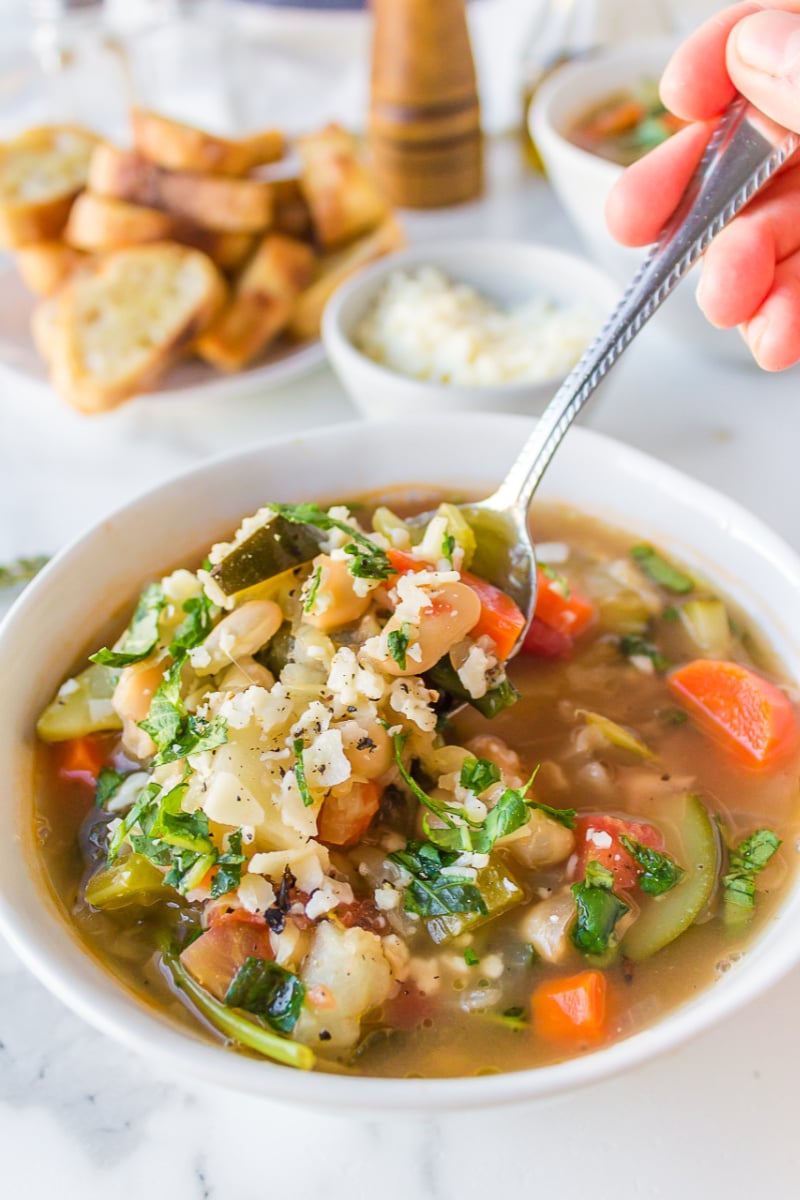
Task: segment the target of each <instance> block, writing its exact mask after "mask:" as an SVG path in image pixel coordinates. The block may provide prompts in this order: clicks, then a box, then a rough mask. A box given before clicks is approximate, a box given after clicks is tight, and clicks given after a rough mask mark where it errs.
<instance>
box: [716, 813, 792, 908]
mask: <svg viewBox="0 0 800 1200" xmlns="http://www.w3.org/2000/svg"><path fill="white" fill-rule="evenodd" d="M780 844H781V839H780V838H779V837H778V835H777V834H776V833H773V832H772V830H771V829H757V830H756V831H755V833H751V834H750V836H749V837H746V838H745V839H744V841H741V842H740V843H739V845H738V846H736V847H734V848H733V849H732V850H731V851H730V852H729V860H728V871H727V874H725V875H723V876H722V887H723V895H724V905H725V920H726V922H728V923H729V924H736V923H738V922H741V921H747V920H749V918H750V917H751V916H752V913H753V910H754V908H755V905H756V885H755V878H756V875H758V874H759V873H760V872H761V871H763V870H764V867H765V866H766V865H767V863H768V862H769V860H770V859H771V858H772V856H773V854H774V853H775V851H776V850H777V849H778V847H779V846H780Z"/></svg>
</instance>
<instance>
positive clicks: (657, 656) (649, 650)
mask: <svg viewBox="0 0 800 1200" xmlns="http://www.w3.org/2000/svg"><path fill="white" fill-rule="evenodd" d="M619 648H620V650H621V651H622V653H623V654H624V655H625V657H626V658H649V659H650V661H651V663H652V664H653V666H654V667H655V669H656V671H659V672H660V671H666V670H668V668H669V666H670V662H669V659H667V658H664V655H663V654H662V653H661V651H660V650H659V648H658V646H656V645H654V644H653V642H649V641H648V640H647V639H646V638H643V637H640V636H639V634H638V633H626V634H623V636H622V637H621V638H620V639H619Z"/></svg>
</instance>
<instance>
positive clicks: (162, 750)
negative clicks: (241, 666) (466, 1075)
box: [139, 657, 228, 766]
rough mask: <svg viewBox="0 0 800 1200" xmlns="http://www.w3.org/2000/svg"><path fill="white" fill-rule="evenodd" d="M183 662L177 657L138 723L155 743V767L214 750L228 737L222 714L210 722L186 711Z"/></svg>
mask: <svg viewBox="0 0 800 1200" xmlns="http://www.w3.org/2000/svg"><path fill="white" fill-rule="evenodd" d="M183 662H184V659H183V657H181V658H178V659H177V660H176V661H175V662H174V663H173V664H172V666H171V667H169V669H168V670H167V671H166V672H165V673H164V677H163V679H162V680H161V683H160V684H159V685H158V687H157V688H156V690H155V692H154V693H153V698H152V700H151V701H150V711H149V712H148V714H147V717H146V718H145V720H144V721H140V722H139V728H140V729H143V730H144V731H145V733H148V734H149V735H150V737H151V738H152V739H153V741H154V742H155V744H156V751H157V753H156V757H155V758H154V759H153V765H154V766H161V765H162V764H163V763H168V762H176V761H177V760H178V759H181V758H188V757H189V755H192V754H201V753H202V752H203V751H204V750H213V749H215V748H216V747H217V746H223V745H224V744H225V742H227V740H228V726H227V722H226V721H225V720H224V718H223V717H219V716H217V717H213V718H212V719H211V720H210V721H207V720H205V718H203V717H198V716H194V715H190V714H189V713H187V711H186V706H185V705H184V703H183V699H182V696H181V670H182V668H183Z"/></svg>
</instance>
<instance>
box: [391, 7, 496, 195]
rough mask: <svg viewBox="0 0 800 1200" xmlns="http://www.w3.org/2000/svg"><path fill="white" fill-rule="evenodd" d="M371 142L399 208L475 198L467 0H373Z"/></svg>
mask: <svg viewBox="0 0 800 1200" xmlns="http://www.w3.org/2000/svg"><path fill="white" fill-rule="evenodd" d="M372 8H373V13H374V34H373V46H372V89H371V99H370V117H369V144H370V150H371V152H372V160H373V167H374V170H375V174H376V176H377V178H378V181H379V183H380V185H381V187H382V189H383V191H384V192H385V193H386V195H387V196H388V197H389V199H390V200H391V201H392V203H394V204H398V205H400V206H402V207H404V208H438V207H440V206H442V205H446V204H458V203H460V202H462V201H464V200H471V199H473V198H474V197H475V196H478V195H479V194H480V191H481V187H482V183H483V171H482V159H483V154H482V151H483V146H482V138H481V125H480V107H479V104H478V88H477V82H476V78H475V64H474V62H473V58H472V47H471V46H470V41H469V30H468V28H467V17H466V11H465V0H372Z"/></svg>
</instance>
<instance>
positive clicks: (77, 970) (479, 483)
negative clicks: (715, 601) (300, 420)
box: [0, 416, 800, 1116]
mask: <svg viewBox="0 0 800 1200" xmlns="http://www.w3.org/2000/svg"><path fill="white" fill-rule="evenodd" d="M531 427H532V426H531V423H530V422H528V421H526V420H523V419H522V418H519V417H510V416H495V417H488V416H463V417H461V418H460V419H459V420H458V421H453V420H452V419H448V418H443V419H434V420H430V421H427V422H424V421H409V422H408V424H407V428H406V429H404V430H403V436H402V437H399V436H398V426H397V425H396V424H390V423H386V424H383V425H381V424H377V423H376V424H355V425H344V426H338V427H333V428H326V429H323V430H319V431H318V432H314V433H309V434H307V435H303V436H300V437H291V438H285V439H282V440H279V441H275V442H272V443H270V444H267V445H265V446H262V447H259V448H257V449H253V450H248V451H246V452H244V453H240V454H236V455H234V456H232V457H228V458H225V459H222V460H218V461H215V462H212V463H209V464H207V465H205V466H201V467H199V468H197V469H195V470H192V471H190V472H188V473H187V474H185V475H182V476H180V477H179V478H177V479H175V480H173V481H172V482H170V483H167V484H164V485H163V486H161V487H158V488H156V489H154V490H153V491H151V492H148V493H146V494H145V495H144V496H142V497H141V498H139V499H138V500H135V501H133V503H131V504H129V505H128V506H127V507H125V508H123V509H121V510H120V511H119V512H117V513H115V514H113V515H112V516H110V517H107V518H106V519H104V520H103V521H102V522H101V523H100V524H98V525H97V526H96V527H95V528H94V529H93V530H92V531H91V532H89V533H88V534H86V535H85V536H84V537H83V538H81V539H80V540H79V541H78V542H76V543H75V544H74V545H72V546H71V547H69V548H68V549H67V550H65V551H63V552H62V553H61V554H59V555H58V557H57V558H56V559H55V560H54V561H53V562H52V563H51V564H50V565H49V566H48V567H47V568H46V569H45V571H44V572H42V574H41V575H40V576H39V578H38V579H36V580H35V581H34V582H33V583H32V584H31V585H30V586H29V588H28V589H27V590H26V591H25V592H24V593H23V595H22V597H21V598H20V600H19V601H18V602H17V604H16V606H15V607H14V609H13V610H12V612H11V613H10V614H9V616H8V617H7V619H6V622H5V625H4V626H3V629H2V632H0V664H2V671H3V681H4V691H3V694H4V704H3V720H2V722H0V765H1V766H2V773H3V781H4V787H3V797H4V801H3V808H2V810H1V814H0V930H2V931H3V932H4V933H5V935H6V937H7V938H8V940H9V942H10V943H11V945H12V946H13V947H14V949H15V950H16V951H17V953H18V954H19V956H20V957H21V958H22V959H23V961H24V962H25V963H26V964H27V965H28V966H29V967H30V969H31V970H32V971H33V972H34V973H35V974H36V975H37V976H38V977H39V978H40V979H41V980H42V982H43V983H44V984H45V985H46V986H47V987H49V988H50V990H51V991H53V992H54V993H55V994H56V995H57V996H59V997H60V999H62V1000H63V1001H64V1002H65V1003H66V1004H68V1005H69V1006H70V1007H71V1008H73V1009H74V1010H75V1011H76V1012H77V1013H79V1014H80V1015H81V1016H83V1017H84V1018H85V1019H86V1020H87V1021H89V1022H91V1023H92V1024H93V1025H95V1026H97V1027H98V1028H99V1029H101V1030H103V1031H104V1032H105V1033H108V1034H109V1035H111V1036H112V1037H115V1038H117V1039H118V1040H119V1041H121V1042H123V1043H124V1044H125V1045H127V1046H129V1047H131V1048H132V1049H135V1050H137V1051H140V1052H142V1053H144V1054H147V1055H150V1056H151V1057H153V1058H154V1059H156V1060H157V1061H158V1064H159V1069H161V1070H170V1071H172V1072H174V1073H175V1075H176V1076H178V1077H179V1078H180V1079H181V1081H182V1082H184V1083H185V1082H186V1081H187V1080H191V1079H193V1078H199V1079H202V1080H205V1081H210V1082H213V1083H216V1084H219V1085H223V1086H226V1087H232V1088H236V1089H240V1090H242V1091H249V1092H253V1093H258V1094H260V1095H263V1096H273V1097H275V1098H277V1099H279V1100H281V1101H292V1102H297V1103H302V1104H306V1105H313V1106H315V1107H321V1108H325V1109H326V1110H327V1111H329V1112H337V1111H342V1110H343V1109H348V1108H350V1109H358V1110H362V1111H368V1112H369V1113H370V1114H371V1115H373V1116H374V1115H375V1114H376V1113H378V1112H381V1111H394V1110H410V1111H420V1110H426V1109H430V1110H435V1111H437V1112H441V1111H442V1110H445V1109H451V1108H460V1107H471V1106H481V1105H490V1104H501V1103H508V1102H511V1101H520V1100H527V1099H532V1098H541V1097H545V1096H551V1095H553V1094H555V1093H558V1092H563V1091H566V1090H568V1089H572V1088H576V1087H578V1086H580V1085H584V1084H588V1083H594V1082H597V1081H598V1080H601V1079H603V1078H606V1077H608V1076H610V1075H612V1074H615V1073H616V1072H619V1071H621V1070H623V1069H624V1068H627V1067H631V1066H633V1065H634V1064H637V1063H641V1062H643V1061H645V1060H647V1059H649V1058H652V1057H653V1056H654V1055H656V1054H659V1053H663V1052H664V1051H666V1050H669V1049H671V1048H672V1047H674V1046H676V1045H677V1044H678V1043H680V1042H682V1041H684V1040H685V1039H686V1038H688V1037H690V1036H691V1035H693V1034H696V1033H698V1032H699V1031H700V1030H702V1029H704V1028H706V1027H707V1026H709V1025H711V1024H712V1023H713V1022H715V1021H718V1020H719V1019H720V1018H721V1017H723V1016H725V1015H726V1014H727V1013H730V1012H731V1011H732V1010H733V1009H735V1008H737V1007H739V1006H740V1005H741V1004H743V1003H744V1002H745V1001H747V1000H750V999H752V998H753V997H754V996H756V995H757V994H758V993H759V992H761V991H763V990H764V989H765V988H766V987H767V986H768V985H769V984H770V983H772V982H773V981H775V980H776V979H777V978H778V977H779V976H781V975H782V974H784V972H786V971H787V970H788V969H789V968H790V967H791V966H792V965H793V964H794V963H795V962H796V961H797V960H798V958H800V935H799V934H798V929H799V928H800V881H795V883H794V884H793V886H792V888H791V890H790V891H789V893H788V895H787V896H786V898H785V900H784V902H783V904H782V906H781V908H780V910H779V912H778V913H777V914H776V916H775V918H774V919H773V920H772V921H771V922H770V924H769V926H768V927H767V928H766V929H765V931H764V932H763V933H762V935H761V936H760V937H759V939H758V940H757V941H756V942H755V944H754V945H753V946H752V948H751V949H750V950H749V951H748V953H747V954H746V955H744V957H743V958H742V959H741V960H740V961H739V962H737V963H736V964H735V965H734V966H733V967H732V968H731V969H730V971H728V972H727V973H726V974H725V975H724V976H722V977H721V978H720V979H719V980H718V982H716V983H715V984H714V985H713V986H712V987H710V988H709V989H708V990H706V991H702V992H701V993H699V994H696V995H694V996H693V997H692V998H691V999H690V1000H688V1001H687V1002H686V1003H685V1004H684V1005H683V1006H682V1007H680V1008H678V1009H676V1010H675V1011H673V1012H671V1013H670V1014H669V1015H668V1016H666V1017H665V1018H664V1019H663V1020H661V1021H659V1022H658V1023H657V1024H656V1025H654V1026H653V1027H652V1028H650V1029H646V1030H644V1031H642V1032H641V1033H637V1034H634V1035H633V1036H632V1037H630V1038H628V1039H627V1040H625V1041H621V1042H618V1043H617V1044H615V1045H613V1046H610V1047H608V1048H607V1049H603V1050H599V1051H597V1052H596V1053H594V1054H591V1055H588V1056H586V1057H582V1058H578V1059H573V1060H571V1061H568V1062H564V1063H559V1064H557V1065H555V1066H548V1067H542V1068H539V1069H537V1070H527V1071H521V1072H518V1073H513V1074H505V1075H495V1076H485V1077H481V1078H469V1079H413V1080H412V1079H366V1078H365V1079H360V1078H356V1079H352V1078H348V1077H342V1076H337V1075H324V1074H305V1073H303V1072H295V1071H293V1070H291V1069H287V1068H284V1067H280V1066H276V1065H272V1064H270V1063H268V1062H263V1061H257V1060H255V1059H253V1058H248V1057H245V1056H243V1055H238V1054H235V1053H232V1052H231V1051H229V1050H226V1049H224V1048H223V1047H222V1046H221V1045H215V1044H212V1043H211V1042H208V1041H205V1040H204V1039H203V1037H202V1036H201V1035H200V1033H199V1031H198V1033H197V1034H196V1035H195V1034H193V1033H192V1032H191V1031H190V1030H188V1029H187V1028H185V1027H179V1026H177V1025H175V1024H173V1023H172V1022H171V1020H170V1018H169V1017H168V1016H167V1015H166V1014H160V1013H158V1012H157V1011H155V1010H153V1009H151V1008H149V1007H146V1006H145V1005H144V1004H142V1003H141V1002H140V1001H139V1000H137V999H136V998H135V997H134V996H133V995H132V994H131V993H130V992H129V991H127V990H126V989H125V988H124V987H123V986H122V985H121V984H120V983H118V982H116V981H115V980H114V979H113V978H112V976H111V975H110V974H108V973H107V972H106V971H105V970H104V968H103V967H102V966H101V965H100V963H99V962H98V961H97V960H96V959H95V958H93V957H92V955H91V954H89V953H88V951H87V949H86V947H85V946H84V945H82V944H81V943H79V941H78V940H77V938H76V936H75V932H74V929H73V927H72V926H71V925H70V922H69V919H68V916H67V914H66V913H65V912H64V910H63V909H62V908H61V906H60V905H59V904H58V903H57V902H56V901H55V899H54V898H53V896H52V894H51V893H50V891H49V889H48V887H47V885H46V882H45V877H44V872H43V868H42V865H41V863H40V861H39V858H38V855H37V850H36V845H35V838H34V827H33V819H32V789H33V769H34V755H33V752H34V735H33V727H34V722H35V720H36V717H37V715H38V713H39V712H40V711H41V709H42V707H43V706H44V705H45V704H46V703H47V701H48V700H49V699H50V697H51V695H52V693H53V691H54V690H55V688H56V687H57V685H58V684H59V682H60V681H61V680H62V679H63V677H64V676H65V674H67V673H68V671H69V670H70V669H71V667H72V666H73V664H74V661H75V659H76V657H77V655H78V653H80V651H81V650H83V649H85V643H86V638H87V635H89V634H90V633H91V631H92V630H95V629H99V628H100V627H101V626H102V625H103V624H104V623H105V622H107V621H108V620H109V619H111V618H113V617H115V616H118V614H119V612H120V611H121V609H122V608H123V607H124V606H125V605H127V604H129V603H130V599H131V596H133V595H134V594H135V593H136V592H137V590H138V589H139V587H140V586H141V585H142V583H143V582H144V581H145V580H146V579H149V578H152V577H154V576H158V575H160V574H162V573H163V572H165V571H166V570H167V569H168V568H170V567H171V566H173V565H175V564H176V563H180V562H183V561H186V560H193V559H195V558H196V557H199V556H200V555H202V553H203V551H204V548H205V547H206V546H207V545H208V544H209V543H210V542H212V541H215V540H218V539H219V538H220V537H221V536H222V535H224V534H225V533H227V532H229V531H230V530H231V529H232V528H234V527H235V526H236V524H237V523H238V521H239V519H240V517H241V516H242V515H243V514H245V513H249V512H251V511H253V510H254V509H255V508H257V507H258V506H259V505H260V504H262V503H263V502H264V501H266V500H268V499H272V498H274V499H276V500H283V501H287V502H293V501H295V502H296V501H300V500H301V499H305V498H309V497H319V498H321V497H335V496H336V495H340V496H341V495H344V496H352V495H354V494H357V493H358V492H359V491H362V490H363V491H367V490H370V489H375V488H377V487H384V486H387V485H396V484H402V483H404V482H413V483H415V484H443V485H445V486H448V485H452V486H453V487H455V488H458V489H461V488H463V487H464V485H469V486H471V487H477V488H485V489H486V491H487V492H488V490H489V489H490V488H491V487H492V486H493V485H494V484H495V483H496V482H497V481H498V480H499V479H500V477H501V476H502V475H503V474H504V473H505V471H506V470H507V468H508V466H509V464H510V463H511V462H512V460H513V459H514V457H515V455H516V453H517V451H518V450H519V448H520V446H521V445H522V443H523V441H524V439H525V438H526V436H527V435H528V434H529V432H530V430H531ZM542 493H543V495H546V496H547V497H548V498H550V499H557V500H566V501H569V502H570V503H574V504H575V505H577V506H579V507H580V508H582V509H584V510H586V511H587V512H591V513H592V514H593V515H594V516H596V517H598V518H600V519H602V520H606V521H608V522H611V523H613V524H617V525H621V526H623V527H625V526H626V525H628V526H629V527H630V526H632V527H633V528H632V531H633V532H635V533H636V535H637V536H640V537H644V538H648V539H652V540H653V541H654V542H656V543H657V544H659V545H661V546H663V548H664V549H665V551H666V552H667V553H668V554H674V555H675V557H676V558H678V559H679V560H682V561H684V562H686V563H687V564H688V565H689V566H690V567H695V569H698V570H702V572H703V573H704V574H706V575H708V576H710V577H711V578H712V579H714V580H716V581H717V582H718V584H719V586H720V588H721V589H723V590H724V591H725V592H726V593H727V594H728V595H729V596H730V597H731V598H732V599H733V600H734V601H736V602H737V603H739V604H740V605H741V606H742V608H743V609H744V611H745V612H747V613H750V614H752V615H753V616H754V617H755V618H756V619H757V621H758V623H759V625H760V627H761V628H762V630H763V632H764V633H765V635H766V636H767V637H768V638H769V639H770V641H771V642H772V644H773V646H774V648H775V649H776V651H777V652H778V654H779V655H780V657H781V659H782V660H783V663H784V665H785V667H786V669H787V671H788V672H789V674H790V675H791V676H792V677H793V678H795V679H800V628H799V627H798V622H797V607H798V596H800V560H798V558H797V557H796V556H795V554H794V553H793V552H792V551H791V550H790V549H789V548H788V547H787V546H786V545H785V544H784V543H783V542H781V541H780V540H779V539H778V538H777V537H776V536H775V535H774V534H772V533H771V532H770V531H769V530H768V529H766V528H764V526H763V525H761V523H760V522H759V521H757V520H756V519H755V518H754V517H751V516H750V515H749V514H748V513H746V512H744V511H743V510H742V509H741V508H739V507H738V506H737V505H736V504H734V503H733V502H731V501H730V500H727V499H725V497H723V496H721V495H719V494H718V493H716V492H713V491H711V490H710V489H709V488H707V487H704V486H703V485H702V484H699V483H695V482H693V481H692V480H690V479H688V478H686V477H685V476H683V475H681V474H679V473H678V472H676V471H674V470H672V469H671V468H669V467H667V466H664V465H663V464H662V463H660V462H657V461H655V460H654V459H651V458H649V457H647V456H646V455H644V454H641V453H640V452H638V451H636V450H633V449H630V448H629V447H627V446H624V445H622V444H620V443H618V442H614V441H611V440H610V439H608V438H604V437H601V436H600V435H598V434H596V433H592V432H588V431H584V430H581V429H578V430H574V431H573V432H571V433H570V436H569V437H568V438H567V440H566V442H565V444H564V446H563V447H562V449H561V451H560V452H559V454H558V455H557V456H556V459H555V462H554V464H553V466H552V468H551V470H550V472H549V473H548V475H547V479H546V482H545V485H544V486H543V489H542Z"/></svg>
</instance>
